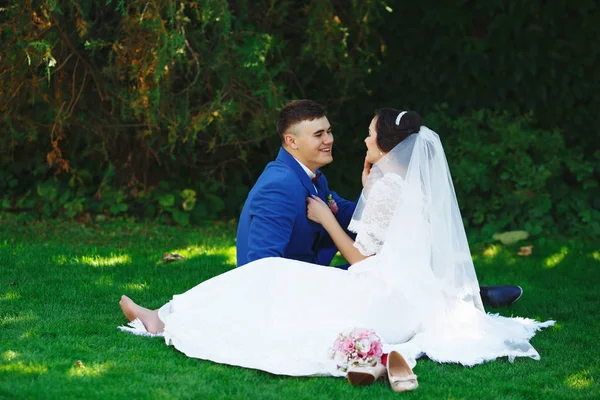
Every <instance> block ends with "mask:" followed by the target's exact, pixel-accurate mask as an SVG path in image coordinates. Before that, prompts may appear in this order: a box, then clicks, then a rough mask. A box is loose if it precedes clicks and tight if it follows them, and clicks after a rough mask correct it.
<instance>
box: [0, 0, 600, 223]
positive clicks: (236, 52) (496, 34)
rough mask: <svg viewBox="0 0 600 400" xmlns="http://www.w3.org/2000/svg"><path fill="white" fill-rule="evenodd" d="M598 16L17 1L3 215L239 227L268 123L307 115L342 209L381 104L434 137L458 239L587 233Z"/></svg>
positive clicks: (595, 161) (8, 30)
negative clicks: (300, 112) (322, 110)
mask: <svg viewBox="0 0 600 400" xmlns="http://www.w3.org/2000/svg"><path fill="white" fill-rule="evenodd" d="M593 7H595V2H594V1H593V0H584V1H582V2H578V3H577V4H575V3H565V4H562V3H560V4H559V3H556V4H538V3H536V2H533V3H522V4H516V3H515V4H513V3H510V2H505V3H498V2H491V3H486V4H481V5H479V4H478V5H474V4H473V3H472V2H467V3H463V4H460V5H458V4H457V3H456V2H449V1H441V2H438V3H436V7H434V8H432V7H431V6H430V5H429V4H426V3H419V2H412V3H410V2H405V1H400V0H390V1H385V2H384V1H379V0H378V1H367V2H362V1H360V2H334V1H320V0H310V1H297V0H286V1H277V2H274V1H271V0H259V1H252V2H250V1H248V0H242V1H236V2H229V1H224V0H216V1H215V0H196V1H190V0H177V1H171V0H156V1H152V2H142V1H123V0H80V1H72V0H41V1H33V0H25V1H23V2H21V3H20V4H19V6H18V7H17V6H9V7H4V8H1V9H0V57H1V58H0V200H1V206H2V209H3V210H10V211H27V212H31V213H32V214H34V215H35V216H38V217H48V216H64V217H67V218H82V219H89V218H95V216H98V215H99V216H102V217H110V218H114V217H117V218H121V217H125V218H127V217H136V218H152V219H158V220H160V221H163V222H174V223H177V224H180V225H186V224H196V223H198V222H201V221H202V220H204V219H207V218H208V219H215V218H221V217H231V216H236V215H237V214H238V213H239V210H240V208H241V205H242V204H243V201H244V199H245V196H246V195H247V193H248V190H249V188H250V187H251V186H252V184H253V182H254V180H255V179H256V178H257V176H258V174H259V173H260V172H261V171H262V169H263V167H264V165H265V164H266V163H267V162H268V161H270V160H271V159H272V158H273V157H274V156H275V154H276V151H277V150H278V147H279V141H278V138H277V137H276V135H275V132H274V121H275V120H276V117H277V112H278V109H279V108H280V107H281V106H282V105H283V104H285V103H286V102H287V101H288V100H290V99H293V98H312V99H315V100H317V101H320V102H322V103H323V104H325V105H327V107H328V116H329V119H330V121H331V122H332V124H333V127H334V132H335V134H336V153H335V157H336V161H335V164H334V166H333V167H329V168H328V169H327V170H326V172H327V175H328V177H329V181H330V184H331V186H332V187H334V188H336V189H337V190H338V191H340V192H341V194H342V195H344V196H346V197H348V198H356V196H357V194H358V190H359V188H360V184H359V179H358V177H359V174H360V167H361V162H359V160H361V159H362V157H363V156H364V148H363V147H362V140H363V138H364V135H365V131H366V126H367V125H368V122H369V120H370V118H371V117H372V112H373V110H374V109H375V108H378V107H381V106H394V107H397V108H405V109H415V110H418V111H419V112H420V113H421V114H422V115H424V116H425V117H426V118H425V121H426V123H427V124H428V125H430V126H432V127H439V130H440V133H441V134H442V135H443V136H444V133H447V135H446V137H444V139H445V140H447V141H448V146H449V152H448V154H449V161H450V163H451V165H452V166H453V174H454V177H455V180H456V189H457V192H458V193H459V201H460V202H461V206H462V209H463V214H464V217H465V219H466V221H467V222H468V225H469V226H471V227H473V228H483V229H484V230H485V231H490V232H491V231H492V230H495V229H498V230H502V229H527V230H528V231H530V232H532V233H535V232H540V231H541V230H548V229H550V230H557V231H561V232H567V231H568V232H588V231H589V232H594V233H598V231H599V229H598V210H599V209H600V205H599V203H598V202H599V201H600V200H598V199H599V198H600V197H599V196H598V180H599V179H600V171H599V168H600V167H599V165H600V152H599V151H598V150H597V149H598V148H600V141H599V139H598V138H600V136H598V135H597V133H596V132H595V125H597V124H596V110H597V109H598V108H599V107H600V104H599V103H598V100H599V99H600V98H599V97H598V96H596V95H595V94H596V92H597V88H598V86H599V85H600V81H599V79H600V75H599V74H594V73H593V65H596V64H597V63H598V61H600V60H599V58H600V47H598V46H597V45H594V44H593V43H592V42H590V41H589V40H588V39H587V38H591V37H596V36H597V28H596V27H597V26H600V24H598V23H597V22H598V21H597V16H596V14H597V13H593V12H591V10H592V9H593ZM572 20H576V21H577V23H572V22H571V21H572ZM557 21H559V22H557ZM557 23H560V25H561V26H564V29H556V24H557ZM444 102H445V103H446V104H447V106H446V107H445V108H444V109H443V110H440V109H439V108H436V107H437V105H438V104H440V103H444ZM474 110H475V111H474ZM477 110H504V111H506V114H504V113H496V112H494V111H477ZM531 112H533V114H531ZM521 115H525V116H526V117H520V116H521ZM471 157H472V159H471ZM454 163H456V164H457V165H456V166H454ZM184 191H185V193H184ZM190 191H193V192H195V193H196V195H195V196H191V193H192V192H190Z"/></svg>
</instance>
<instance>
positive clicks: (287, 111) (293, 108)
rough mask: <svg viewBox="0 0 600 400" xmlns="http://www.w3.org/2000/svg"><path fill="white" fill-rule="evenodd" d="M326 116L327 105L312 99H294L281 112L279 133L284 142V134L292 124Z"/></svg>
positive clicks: (278, 121) (278, 123)
mask: <svg viewBox="0 0 600 400" xmlns="http://www.w3.org/2000/svg"><path fill="white" fill-rule="evenodd" d="M324 116H325V107H323V106H322V105H320V104H319V103H317V102H316V101H312V100H294V101H292V102H291V103H288V104H286V105H285V106H284V107H283V109H282V110H281V112H280V113H279V119H278V120H277V133H278V134H279V137H280V138H281V143H284V138H283V135H284V134H285V132H286V131H287V130H288V129H289V128H290V127H291V126H292V125H295V124H297V123H300V122H302V121H312V120H313V119H319V118H322V117H324Z"/></svg>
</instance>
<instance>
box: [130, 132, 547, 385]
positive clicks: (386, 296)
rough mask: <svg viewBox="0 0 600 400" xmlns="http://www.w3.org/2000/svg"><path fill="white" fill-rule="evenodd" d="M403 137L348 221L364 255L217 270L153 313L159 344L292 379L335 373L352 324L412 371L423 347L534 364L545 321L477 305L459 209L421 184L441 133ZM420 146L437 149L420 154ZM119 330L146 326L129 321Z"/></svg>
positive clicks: (439, 356)
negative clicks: (337, 261)
mask: <svg viewBox="0 0 600 400" xmlns="http://www.w3.org/2000/svg"><path fill="white" fill-rule="evenodd" d="M425 129H426V128H425ZM432 135H433V136H432ZM411 137H412V142H411V141H409V140H408V139H407V140H405V141H404V142H402V143H401V144H400V145H398V146H396V147H397V148H398V149H397V150H398V151H396V152H395V153H393V154H392V153H389V154H388V155H387V156H386V157H384V158H385V161H382V162H379V163H378V164H377V168H375V169H374V171H373V172H372V177H371V178H369V182H368V183H367V185H366V186H365V190H364V191H363V197H362V198H361V200H360V201H359V204H358V207H357V212H356V213H355V216H354V217H353V221H352V223H351V225H350V227H349V228H350V229H351V230H353V231H355V232H357V238H356V243H355V245H356V247H357V248H358V249H359V250H360V251H361V252H362V253H363V254H365V255H371V254H372V256H371V257H369V258H367V259H365V260H364V261H361V262H359V263H356V264H354V265H352V266H351V267H350V268H349V269H348V270H347V271H344V270H340V269H336V268H332V267H323V266H318V265H313V264H308V263H304V262H300V261H295V260H288V259H283V258H265V259H262V260H258V261H254V262H251V263H249V264H247V265H245V266H242V267H239V268H236V269H234V270H231V271H229V272H227V273H224V274H222V275H219V276H216V277H214V278H212V279H210V280H208V281H205V282H202V283H201V284H199V285H198V286H196V287H194V288H192V289H190V290H189V291H187V292H185V293H183V294H181V295H176V296H174V297H173V299H172V300H171V301H170V302H168V303H167V304H165V305H164V306H163V307H161V308H160V310H159V317H160V319H161V320H162V322H163V323H164V324H165V328H164V332H163V334H162V335H163V336H164V338H165V341H166V343H167V344H169V345H173V346H174V347H175V348H176V349H177V350H179V351H181V352H183V353H184V354H186V355H187V356H189V357H193V358H199V359H203V360H211V361H214V362H217V363H223V364H229V365H237V366H241V367H245V368H254V369H259V370H263V371H268V372H271V373H274V374H279V375H292V376H310V375H333V376H343V375H344V374H343V373H342V372H340V371H338V370H337V368H336V364H335V362H334V360H332V359H330V357H329V348H330V347H331V346H332V344H333V342H334V340H335V339H336V337H337V334H338V333H339V332H341V331H343V330H346V329H348V328H353V327H364V328H369V329H374V330H375V331H376V332H377V334H378V335H379V336H380V337H381V339H382V341H383V343H384V352H389V351H391V350H397V351H399V352H400V353H401V354H403V356H404V357H405V358H406V359H407V361H408V363H409V365H410V366H411V367H414V365H415V364H416V359H417V358H418V357H420V356H421V355H424V354H426V355H427V356H428V357H429V358H431V359H433V360H436V361H439V362H453V363H460V364H463V365H468V366H471V365H475V364H479V363H482V362H484V361H486V360H493V359H496V358H498V357H503V356H507V357H509V359H511V360H512V359H514V358H515V357H531V358H534V359H539V354H538V353H537V351H536V350H535V349H534V348H533V347H532V346H531V344H530V343H529V339H530V338H531V337H532V336H533V335H534V334H535V332H536V331H537V330H539V329H540V328H542V327H546V326H550V325H552V324H553V321H548V322H544V323H540V322H535V321H533V320H530V319H521V318H505V317H500V316H497V315H490V314H486V313H485V312H484V311H483V307H482V306H481V300H480V297H479V294H478V283H477V280H476V276H475V274H474V270H473V266H472V261H471V258H470V253H469V251H468V246H467V245H466V237H465V236H464V228H463V227H462V222H460V227H459V228H460V229H457V231H454V229H455V228H456V227H455V225H456V223H457V221H460V215H458V218H459V219H458V220H456V219H455V217H456V216H455V215H453V213H455V212H457V210H458V208H456V210H454V204H452V201H449V200H448V198H447V199H446V200H443V197H444V196H448V195H449V192H447V193H445V194H444V193H442V192H440V191H439V188H437V187H436V189H435V193H434V191H433V189H431V188H428V186H429V185H430V184H434V185H440V184H441V183H440V182H439V181H438V180H439V179H438V178H439V177H436V176H435V173H434V168H430V167H431V165H432V164H431V163H432V162H434V161H435V160H436V158H438V159H439V158H440V157H441V156H443V151H442V150H441V144H439V139H437V135H435V134H434V133H433V132H431V131H429V130H427V131H424V127H423V128H422V129H421V132H420V133H419V134H415V135H412V136H411ZM409 139H410V138H409ZM424 139H427V140H426V141H425V142H423V140H424ZM434 139H436V140H437V141H435V140H434ZM407 141H408V142H407ZM428 141H429V142H428ZM405 142H407V143H405ZM431 143H434V145H435V146H433V147H431ZM402 144H404V146H403V147H399V146H401V145H402ZM428 146H429V147H428ZM428 148H429V150H432V149H433V151H434V153H435V152H437V153H435V155H434V156H432V154H425V153H423V154H421V153H422V152H423V151H424V149H425V150H426V149H428ZM395 150H396V149H395ZM420 152H421V153H420ZM419 154H421V156H423V155H425V158H424V159H423V157H421V158H422V159H421V160H417V158H419V157H418V156H419ZM406 157H409V158H408V159H406ZM443 161H444V163H445V157H444V158H443ZM386 163H387V166H386ZM415 164H416V165H417V166H418V167H419V168H418V169H417V172H418V175H417V176H418V179H417V181H418V182H419V183H418V184H416V185H415V184H414V181H415V179H413V178H414V176H415V175H414V171H415ZM423 165H427V166H428V170H427V171H425V169H424V168H423ZM440 165H441V164H440ZM390 166H392V167H391V168H390ZM440 168H441V167H440ZM446 168H447V166H446ZM442 172H443V171H442ZM448 177H449V175H448ZM442 181H444V180H443V179H442ZM445 185H446V186H448V183H447V182H446V183H445ZM449 185H450V186H452V184H451V181H450V183H449ZM451 194H452V196H453V195H454V191H453V188H452V190H451ZM431 196H434V197H436V200H434V201H429V200H428V198H429V197H431ZM440 199H442V200H443V201H441V202H439V201H437V200H440ZM449 199H450V200H452V199H453V197H451V198H449ZM454 203H456V201H455V199H454ZM444 207H446V208H447V209H444ZM265 234H268V232H265ZM121 329H123V330H128V331H131V332H133V333H142V334H143V333H144V329H143V325H141V324H140V323H139V321H137V323H134V324H132V326H131V327H130V328H127V327H121Z"/></svg>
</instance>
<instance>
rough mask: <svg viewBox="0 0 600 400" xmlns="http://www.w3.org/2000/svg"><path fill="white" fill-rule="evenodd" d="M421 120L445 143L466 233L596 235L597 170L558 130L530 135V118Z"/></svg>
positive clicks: (484, 114) (599, 223) (497, 115)
mask: <svg viewBox="0 0 600 400" xmlns="http://www.w3.org/2000/svg"><path fill="white" fill-rule="evenodd" d="M426 120H427V123H428V125H430V126H431V127H432V128H434V129H435V130H437V131H438V132H440V136H441V138H442V140H443V142H444V147H445V149H446V156H447V158H448V163H449V165H450V168H451V172H452V177H453V180H454V184H455V189H456V195H457V198H458V201H459V204H460V205H461V209H462V210H463V218H464V219H465V220H466V223H467V226H470V227H475V228H482V229H483V233H484V234H488V235H492V234H493V233H494V232H501V231H503V230H509V229H518V228H522V229H525V230H526V231H528V232H529V233H531V234H533V235H538V234H540V233H541V232H542V231H544V230H546V231H552V232H554V233H567V232H568V233H574V232H583V231H589V232H590V233H592V232H593V233H595V234H600V212H599V211H598V205H599V204H598V203H597V202H596V200H595V198H598V196H599V195H600V191H599V190H598V185H597V183H596V182H595V181H594V180H593V174H594V164H593V163H592V162H588V161H585V160H583V159H582V158H581V154H580V153H577V152H576V151H574V150H573V149H569V148H568V147H567V145H566V144H565V140H564V138H563V136H562V135H561V133H560V132H559V131H558V130H553V131H546V130H542V129H537V128H534V127H532V125H531V115H524V116H521V117H514V116H511V115H509V114H508V113H505V112H504V113H502V112H491V111H487V110H481V111H476V112H474V113H472V114H471V115H468V116H463V117H459V118H456V119H453V118H450V117H448V116H447V114H446V113H445V112H444V110H443V109H442V108H439V109H438V110H437V111H436V112H432V113H431V114H429V115H427V118H426ZM596 172H597V171H596ZM566 175H573V176H574V177H575V180H576V182H569V181H568V180H567V179H565V176H566ZM583 182H587V186H586V185H583ZM574 194H578V195H579V197H578V199H577V200H575V201H574V199H573V195H574Z"/></svg>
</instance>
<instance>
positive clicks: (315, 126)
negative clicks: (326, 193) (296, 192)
mask: <svg viewBox="0 0 600 400" xmlns="http://www.w3.org/2000/svg"><path fill="white" fill-rule="evenodd" d="M289 132H290V133H289V137H287V138H286V144H287V146H288V148H289V151H290V153H291V154H292V155H293V156H294V157H295V158H296V159H297V160H298V161H300V162H301V163H302V164H304V165H306V166H307V167H308V168H309V169H310V170H311V171H313V172H314V171H316V170H317V169H319V168H321V167H322V166H324V165H327V164H329V163H330V162H332V161H333V155H332V148H333V134H332V133H331V125H330V124H329V120H328V119H327V117H322V118H319V119H313V120H312V121H302V122H299V123H297V124H295V125H293V126H291V127H290V129H289ZM286 136H287V135H286Z"/></svg>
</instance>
